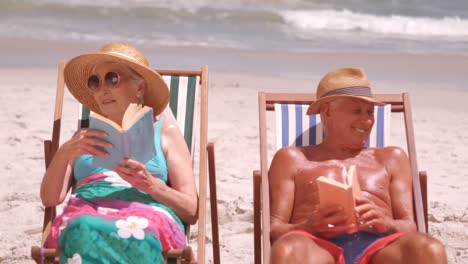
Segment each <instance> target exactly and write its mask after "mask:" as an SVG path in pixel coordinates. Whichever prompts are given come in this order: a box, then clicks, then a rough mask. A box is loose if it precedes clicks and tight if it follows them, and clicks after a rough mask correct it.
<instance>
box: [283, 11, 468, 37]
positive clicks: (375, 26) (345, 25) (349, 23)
mask: <svg viewBox="0 0 468 264" xmlns="http://www.w3.org/2000/svg"><path fill="white" fill-rule="evenodd" d="M280 15H281V16H282V17H283V19H284V20H285V22H286V23H287V24H288V25H291V26H293V27H294V28H296V29H299V30H301V31H305V32H313V31H320V30H334V31H364V32H370V33H378V34H384V35H387V34H391V35H401V36H408V37H411V36H413V37H415V36H416V37H417V36H421V37H463V38H465V37H468V20H465V19H461V18H459V17H444V18H429V17H410V16H400V15H389V16H376V15H370V14H361V13H354V12H352V11H349V10H346V9H345V10H342V11H336V10H320V11H314V10H308V11H280Z"/></svg>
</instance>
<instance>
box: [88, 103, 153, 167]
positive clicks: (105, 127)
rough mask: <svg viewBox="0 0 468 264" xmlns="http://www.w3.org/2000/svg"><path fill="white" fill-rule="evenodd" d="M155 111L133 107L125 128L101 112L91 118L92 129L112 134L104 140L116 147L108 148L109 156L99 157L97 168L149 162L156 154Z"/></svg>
mask: <svg viewBox="0 0 468 264" xmlns="http://www.w3.org/2000/svg"><path fill="white" fill-rule="evenodd" d="M153 120H154V117H153V108H151V107H148V106H141V105H137V104H130V105H129V106H128V108H127V110H126V111H125V114H124V116H123V119H122V126H119V125H118V124H117V123H115V122H114V121H112V120H110V119H108V118H106V117H103V116H101V115H99V114H97V113H94V112H93V113H91V115H90V116H89V127H90V128H91V129H96V130H101V131H104V132H106V133H107V134H108V136H107V137H105V138H103V140H105V141H107V142H110V143H111V144H112V148H104V149H103V150H104V151H106V152H107V153H109V156H107V157H105V156H95V157H94V158H93V166H96V167H103V168H106V169H109V170H113V169H114V168H115V166H117V164H119V163H121V161H122V160H123V159H133V160H137V161H139V162H141V163H146V162H148V161H149V160H150V159H151V158H152V157H154V156H155V155H156V148H155V146H154V126H153Z"/></svg>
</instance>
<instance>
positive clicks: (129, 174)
mask: <svg viewBox="0 0 468 264" xmlns="http://www.w3.org/2000/svg"><path fill="white" fill-rule="evenodd" d="M64 75H65V82H66V84H67V87H68V89H69V90H70V92H71V93H72V94H73V96H74V97H75V98H76V99H77V100H78V101H80V102H81V103H82V104H83V105H85V106H87V107H88V108H89V109H91V110H92V111H93V112H96V113H99V114H101V115H103V116H105V117H107V118H109V119H111V120H113V121H114V122H115V123H117V124H120V125H121V122H122V117H123V114H124V112H125V110H126V109H127V107H128V106H129V104H131V103H137V104H144V105H146V106H149V107H152V108H153V111H154V115H155V116H156V115H158V114H160V113H161V112H162V111H163V110H164V109H165V107H166V106H167V104H168V100H169V90H168V88H167V86H166V84H165V82H164V81H163V79H162V78H161V76H160V75H159V74H158V73H156V72H155V71H154V70H152V69H151V68H149V66H148V62H147V60H146V58H145V56H144V54H143V53H141V52H140V51H138V50H137V49H135V48H133V47H131V46H129V45H127V44H122V43H111V44H108V45H105V46H104V47H102V49H101V50H100V51H98V52H95V53H89V54H83V55H80V56H77V57H75V58H73V59H72V60H70V61H69V62H68V64H67V66H66V67H65V70H64ZM154 135H155V136H154V141H153V142H148V144H154V145H155V148H156V155H155V156H154V157H153V158H152V159H151V160H149V161H148V162H146V163H145V164H142V163H141V162H139V161H136V160H130V159H129V160H122V161H121V163H120V164H119V165H117V166H116V167H115V168H114V169H113V170H107V169H104V168H101V167H95V166H93V158H94V157H97V156H105V155H108V154H107V152H106V151H103V148H109V147H112V145H111V144H110V143H107V142H106V141H104V140H102V138H105V136H106V134H105V133H104V132H102V131H98V130H92V129H82V130H79V131H78V132H76V133H75V134H74V136H73V137H72V138H71V139H69V140H68V141H66V142H65V143H63V145H61V146H60V148H59V149H58V150H57V152H56V154H55V156H54V158H53V160H52V162H51V163H50V165H49V167H48V169H47V172H46V174H45V176H44V179H43V181H42V186H41V199H42V203H43V204H44V205H45V206H55V205H58V204H60V203H62V202H63V201H64V199H65V196H66V192H67V183H68V182H69V179H70V177H72V176H71V175H73V177H75V180H76V182H77V188H76V189H75V191H74V194H73V195H72V197H71V198H70V200H69V202H68V204H67V206H66V207H65V208H64V211H63V213H62V214H61V215H60V216H58V217H57V218H56V219H55V221H54V223H53V227H52V232H51V236H50V237H49V239H48V241H47V243H48V246H56V247H59V248H60V254H61V255H60V261H61V262H62V263H67V262H70V263H81V261H82V262H84V263H135V261H137V262H138V263H161V262H162V254H161V252H162V251H164V250H167V249H170V248H181V247H183V246H184V245H185V236H184V226H183V223H189V224H193V223H194V222H195V221H196V219H197V218H196V215H197V193H196V188H195V181H194V177H193V175H192V167H191V159H190V154H189V151H188V148H187V145H186V144H185V141H184V138H183V136H182V134H181V132H180V131H179V128H178V127H177V125H176V124H175V123H174V122H173V121H172V120H165V119H160V120H157V121H156V118H155V122H154ZM72 172H73V174H72ZM168 182H170V186H168Z"/></svg>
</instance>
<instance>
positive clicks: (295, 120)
mask: <svg viewBox="0 0 468 264" xmlns="http://www.w3.org/2000/svg"><path fill="white" fill-rule="evenodd" d="M308 107H309V105H301V104H298V105H296V104H275V117H276V118H275V119H276V149H277V150H278V149H280V148H282V147H285V146H307V145H316V144H319V143H320V142H322V139H323V125H322V122H321V121H320V115H307V114H306V112H307V108H308ZM391 110H392V108H391V105H390V104H388V105H384V106H375V111H374V118H375V123H374V126H373V127H372V131H371V134H370V136H369V139H368V140H367V142H366V147H383V146H388V145H390V124H391V122H390V114H391Z"/></svg>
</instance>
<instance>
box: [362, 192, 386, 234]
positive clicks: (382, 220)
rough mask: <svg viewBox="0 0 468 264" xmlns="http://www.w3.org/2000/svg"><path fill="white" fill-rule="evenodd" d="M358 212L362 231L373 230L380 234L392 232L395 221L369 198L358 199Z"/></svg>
mask: <svg viewBox="0 0 468 264" xmlns="http://www.w3.org/2000/svg"><path fill="white" fill-rule="evenodd" d="M356 211H357V214H358V216H359V217H358V223H359V228H360V229H367V230H368V229H369V228H373V229H375V231H377V232H378V233H381V234H383V233H388V232H390V231H391V230H392V228H391V226H392V223H393V219H392V218H391V217H389V216H388V215H386V214H384V213H383V212H382V210H381V209H380V208H379V207H378V206H376V205H375V203H374V202H372V201H371V200H370V199H369V198H367V197H364V196H362V195H361V196H359V197H357V198H356Z"/></svg>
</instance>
